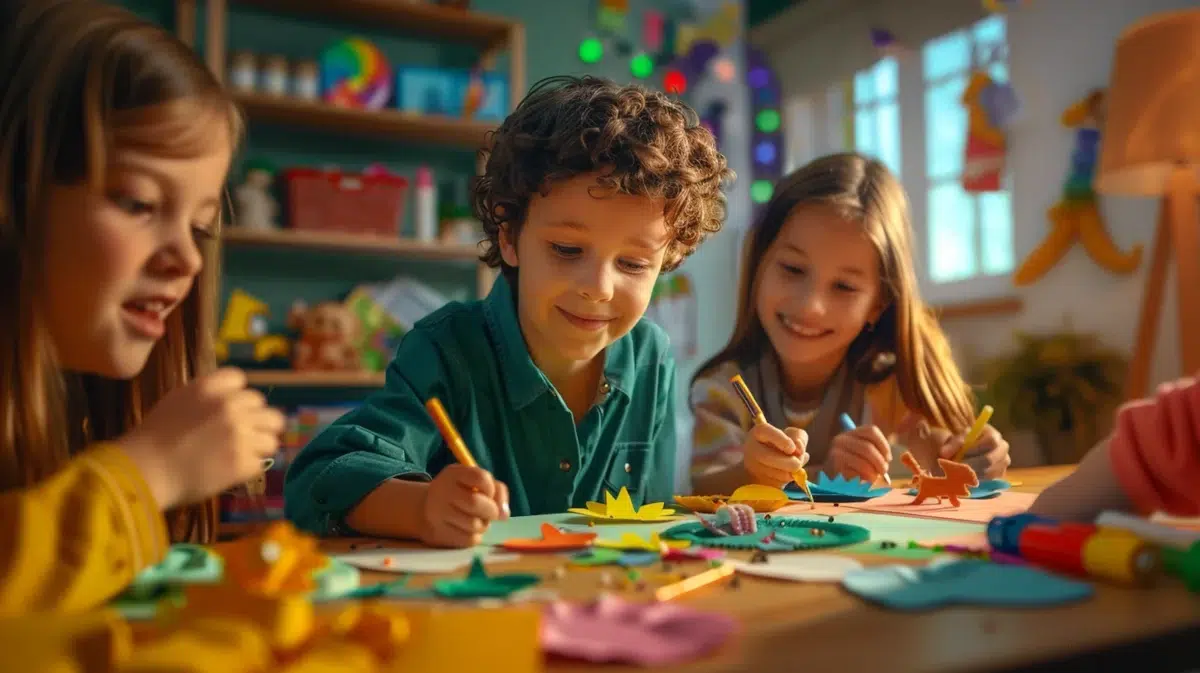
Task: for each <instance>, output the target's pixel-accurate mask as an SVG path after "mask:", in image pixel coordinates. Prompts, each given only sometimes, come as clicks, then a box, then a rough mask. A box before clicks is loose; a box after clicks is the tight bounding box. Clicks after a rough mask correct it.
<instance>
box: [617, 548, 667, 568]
mask: <svg viewBox="0 0 1200 673" xmlns="http://www.w3.org/2000/svg"><path fill="white" fill-rule="evenodd" d="M661 559H662V556H661V555H659V553H658V552H652V551H627V552H625V553H624V554H621V556H620V558H618V559H617V565H619V566H621V567H622V568H642V567H645V566H648V565H651V564H654V563H657V562H658V561H659V560H661Z"/></svg>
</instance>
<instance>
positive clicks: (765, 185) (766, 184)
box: [750, 180, 775, 203]
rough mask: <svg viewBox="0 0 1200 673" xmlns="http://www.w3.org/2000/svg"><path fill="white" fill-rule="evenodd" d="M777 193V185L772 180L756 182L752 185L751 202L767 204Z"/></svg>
mask: <svg viewBox="0 0 1200 673" xmlns="http://www.w3.org/2000/svg"><path fill="white" fill-rule="evenodd" d="M774 193H775V185H773V184H771V181H770V180H755V181H754V182H752V183H750V200H751V201H753V202H755V203H766V202H767V201H770V200H771V196H772V195H773V194H774Z"/></svg>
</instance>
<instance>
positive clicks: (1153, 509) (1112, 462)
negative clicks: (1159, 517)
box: [1030, 378, 1200, 521]
mask: <svg viewBox="0 0 1200 673" xmlns="http://www.w3.org/2000/svg"><path fill="white" fill-rule="evenodd" d="M1106 510H1115V511H1123V512H1134V513H1137V514H1141V515H1146V516H1148V515H1151V514H1154V513H1157V512H1163V513H1166V514H1170V515H1173V516H1181V517H1191V516H1200V379H1195V378H1192V379H1183V380H1181V381H1177V382H1175V383H1169V384H1164V385H1162V386H1160V387H1159V389H1158V392H1157V394H1156V395H1155V396H1154V397H1153V398H1150V399H1145V400H1137V401H1135V402H1130V403H1128V404H1126V405H1124V406H1122V407H1121V409H1120V410H1119V411H1118V412H1117V427H1116V429H1115V430H1114V431H1113V434H1112V435H1111V436H1110V437H1109V438H1108V439H1107V440H1105V441H1104V442H1102V443H1100V444H1099V445H1098V446H1096V448H1094V449H1092V450H1091V452H1089V453H1088V455H1087V456H1085V457H1084V459H1083V461H1082V462H1080V464H1079V467H1078V468H1077V469H1076V470H1075V471H1074V472H1073V473H1071V474H1070V475H1069V476H1067V477H1066V478H1064V479H1063V480H1061V481H1059V482H1058V483H1056V484H1054V485H1053V486H1051V487H1050V488H1048V489H1046V491H1045V492H1043V493H1042V494H1041V495H1040V496H1038V499H1037V500H1036V501H1035V502H1034V503H1033V506H1032V507H1031V508H1030V512H1033V513H1035V514H1041V515H1044V516H1049V517H1054V518H1059V519H1075V520H1088V521H1090V520H1092V519H1094V518H1095V517H1096V515H1097V514H1099V513H1100V512H1103V511H1106Z"/></svg>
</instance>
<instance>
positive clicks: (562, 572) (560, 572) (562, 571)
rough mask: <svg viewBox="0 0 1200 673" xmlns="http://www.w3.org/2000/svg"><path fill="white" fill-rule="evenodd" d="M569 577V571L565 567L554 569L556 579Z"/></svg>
mask: <svg viewBox="0 0 1200 673" xmlns="http://www.w3.org/2000/svg"><path fill="white" fill-rule="evenodd" d="M566 576H567V569H566V568H564V567H563V566H558V567H556V568H555V569H554V579H556V580H561V579H562V578H564V577H566Z"/></svg>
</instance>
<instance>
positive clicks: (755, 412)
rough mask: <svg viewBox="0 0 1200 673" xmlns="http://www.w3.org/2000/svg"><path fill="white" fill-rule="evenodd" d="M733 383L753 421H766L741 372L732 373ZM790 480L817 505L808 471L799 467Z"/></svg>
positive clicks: (814, 505)
mask: <svg viewBox="0 0 1200 673" xmlns="http://www.w3.org/2000/svg"><path fill="white" fill-rule="evenodd" d="M729 382H730V383H732V384H733V389H734V390H736V391H737V394H738V397H740V398H742V404H745V405H746V409H748V410H749V411H750V415H751V416H753V417H754V422H755V423H766V422H767V417H766V415H765V414H763V411H762V407H760V406H758V402H757V401H756V400H755V399H754V395H753V394H752V393H751V392H750V387H749V386H747V385H746V382H745V381H744V380H743V379H742V375H741V374H734V375H733V378H731V379H729ZM792 481H794V482H796V485H797V486H799V487H800V488H801V490H803V491H804V494H805V495H807V496H808V501H809V502H810V503H812V506H813V507H816V506H817V501H815V500H813V497H812V491H811V490H810V489H809V487H808V472H805V471H804V468H803V467H802V468H800V469H799V470H796V471H795V472H793V473H792Z"/></svg>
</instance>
